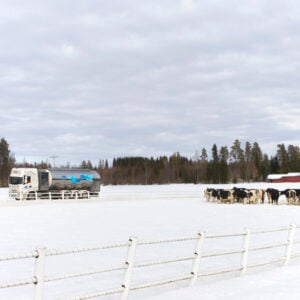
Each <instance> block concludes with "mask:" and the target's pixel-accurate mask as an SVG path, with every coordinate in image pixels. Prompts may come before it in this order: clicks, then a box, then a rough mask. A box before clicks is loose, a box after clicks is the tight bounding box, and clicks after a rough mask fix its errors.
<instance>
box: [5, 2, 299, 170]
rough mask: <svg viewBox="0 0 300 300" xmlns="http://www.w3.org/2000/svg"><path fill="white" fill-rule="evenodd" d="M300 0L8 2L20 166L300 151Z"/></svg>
mask: <svg viewBox="0 0 300 300" xmlns="http://www.w3.org/2000/svg"><path fill="white" fill-rule="evenodd" d="M299 28H300V2H299V1H287V0H284V1H283V0H282V1H277V0H272V1H270V0H268V1H265V0H257V1H255V0H251V1H243V0H235V1H233V0H226V1H223V0H220V1H215V0H210V1H204V0H201V1H197V0H194V1H193V0H182V1H179V0H178V1H177V0H169V1H164V0H159V1H156V0H151V1H150V0H149V1H141V0H136V1H113V0H112V1H104V0H103V1H102V0H94V1H93V0H84V1H82V0H81V1H78V0H72V1H68V0H59V1H58V0H51V1H50V0H48V1H33V0H27V1H23V0H20V1H16V0H10V1H4V0H0V32H1V38H0V91H1V94H0V97H1V98H0V99H1V107H0V108H1V110H0V136H1V137H5V138H6V139H7V141H8V143H9V145H10V149H11V151H12V152H13V153H14V155H15V157H16V158H17V160H18V161H23V159H26V160H27V161H41V160H44V161H45V160H47V159H48V160H49V162H52V160H51V159H50V157H51V156H52V155H54V154H55V155H57V156H58V158H57V159H56V162H57V164H59V163H66V162H70V163H71V164H76V163H79V162H81V161H82V160H83V159H86V160H87V159H89V160H91V161H92V162H94V163H97V162H98V160H99V159H112V158H113V157H123V156H147V157H150V156H154V157H157V156H160V155H171V154H172V153H174V152H180V153H181V154H182V155H184V156H187V157H192V156H193V155H194V153H195V151H196V150H198V151H199V152H200V151H201V149H202V148H203V147H205V148H206V149H207V150H208V152H209V153H210V152H211V148H212V145H213V144H214V143H216V144H217V146H218V147H221V146H228V147H230V146H231V145H232V144H233V141H234V140H235V139H237V138H238V139H240V141H241V142H242V145H244V143H245V141H250V142H251V143H253V142H255V141H256V142H258V143H259V145H260V146H261V148H262V150H263V152H265V153H268V154H272V153H275V151H276V145H277V144H278V143H285V144H287V145H288V144H293V145H299V144H300V97H299V94H300V80H299V79H300V78H299V77H300V51H299V46H300V34H299Z"/></svg>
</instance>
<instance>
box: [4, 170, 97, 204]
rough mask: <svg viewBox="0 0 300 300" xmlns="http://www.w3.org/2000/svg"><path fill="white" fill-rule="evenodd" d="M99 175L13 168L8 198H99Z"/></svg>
mask: <svg viewBox="0 0 300 300" xmlns="http://www.w3.org/2000/svg"><path fill="white" fill-rule="evenodd" d="M99 192H100V175H99V174H98V173H97V172H96V171H93V170H88V169H71V168H70V169H63V168H62V169H59V168H54V169H47V170H46V169H37V168H13V169H12V170H11V173H10V177H9V196H10V198H14V199H16V200H36V199H89V198H91V197H99Z"/></svg>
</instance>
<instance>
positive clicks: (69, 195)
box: [9, 190, 100, 201]
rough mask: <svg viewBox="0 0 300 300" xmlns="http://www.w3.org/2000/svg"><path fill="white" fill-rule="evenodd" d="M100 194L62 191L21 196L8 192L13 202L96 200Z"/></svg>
mask: <svg viewBox="0 0 300 300" xmlns="http://www.w3.org/2000/svg"><path fill="white" fill-rule="evenodd" d="M99 197H100V192H90V191H86V190H82V191H80V190H78V191H62V192H33V191H31V192H29V193H28V194H26V195H23V193H22V192H10V193H9V198H10V199H14V200H21V201H24V200H69V199H76V200H77V199H98V198H99Z"/></svg>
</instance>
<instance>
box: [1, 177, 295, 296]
mask: <svg viewBox="0 0 300 300" xmlns="http://www.w3.org/2000/svg"><path fill="white" fill-rule="evenodd" d="M210 186H212V185H210ZM237 186H247V187H256V188H262V187H267V186H269V187H275V188H278V189H280V190H283V189H284V188H286V187H297V188H300V184H298V185H295V184H266V183H253V184H246V185H242V184H239V185H237ZM206 187H207V186H206V185H192V184H190V185H161V186H159V185H153V186H104V187H102V191H101V199H100V200H99V201H90V202H87V201H80V202H77V203H74V201H73V202H71V201H69V202H68V201H66V202H62V201H53V202H49V201H44V202H36V203H35V202H33V201H32V202H25V201H24V202H22V203H20V202H12V201H8V200H7V189H0V208H1V210H0V228H1V229H2V230H1V235H0V236H1V249H0V255H2V254H8V253H19V252H24V251H25V252H26V251H31V250H33V249H35V248H36V247H37V246H46V247H47V248H49V249H64V248H72V247H81V246H93V245H101V244H106V243H111V242H119V241H126V240H128V237H129V236H137V237H138V238H140V239H143V240H145V239H160V238H173V237H181V236H191V235H195V234H196V233H197V232H199V231H206V232H207V233H209V234H216V233H231V232H241V231H242V230H243V229H244V228H245V227H248V228H250V229H256V228H272V227H276V228H277V227H280V226H287V225H289V224H291V223H297V224H299V225H300V206H287V205H284V203H285V199H284V198H283V197H281V198H280V204H282V205H279V206H274V205H270V204H264V205H262V204H260V205H242V204H234V205H230V204H216V203H207V202H206V201H205V200H204V198H203V190H204V188H206ZM218 187H232V185H222V186H218ZM284 234H285V236H282V235H280V234H276V236H275V235H268V237H267V238H264V239H266V242H273V241H274V242H276V239H278V241H283V240H284V239H286V233H284ZM297 235H298V237H297V238H298V239H300V230H299V232H297ZM261 239H262V238H261ZM254 242H260V243H261V242H263V241H262V240H259V239H258V240H257V241H253V243H254ZM241 246H242V240H241V238H234V239H232V240H221V241H218V243H215V244H214V243H211V244H209V243H207V244H204V247H203V251H204V252H205V251H208V252H209V251H213V250H223V249H240V248H241ZM126 251H127V250H126V249H119V250H118V249H115V250H113V251H110V252H109V251H107V250H104V251H95V252H90V253H85V254H80V255H78V254H74V255H65V256H61V257H49V258H47V263H46V273H47V275H53V274H57V273H66V272H74V271H83V270H89V269H91V268H96V267H105V266H111V265H118V264H122V263H124V260H125V258H126ZM294 251H297V249H296V247H295V249H294ZM193 252H194V241H192V242H185V243H178V244H176V245H174V244H168V245H167V246H162V245H159V246H158V245H155V246H149V247H148V246H147V247H146V246H143V247H142V246H140V248H138V250H137V258H136V259H137V261H142V260H152V259H160V258H166V257H170V256H171V257H174V256H182V255H191V254H193ZM283 252H284V249H277V250H274V249H273V250H271V251H269V252H268V251H266V252H264V253H263V254H258V253H257V254H253V256H249V261H251V260H253V261H256V260H259V259H263V258H266V257H270V258H272V255H275V256H276V255H277V256H282V255H283ZM298 252H300V248H299V249H298ZM239 264H240V255H230V256H226V257H224V258H219V259H208V260H207V262H204V261H203V263H202V262H201V265H200V270H201V272H202V271H208V270H215V269H219V268H221V269H222V268H224V267H226V266H228V267H234V266H239ZM0 266H1V267H0V281H1V282H4V281H8V280H12V279H16V278H23V277H25V278H27V277H31V276H32V274H33V261H32V260H28V261H27V260H20V261H18V263H16V262H14V261H9V262H1V263H0ZM299 267H300V259H299V260H297V259H295V260H292V261H291V262H290V265H289V266H286V267H283V266H282V265H281V264H274V265H272V266H270V267H266V268H260V269H255V270H249V272H248V273H247V274H246V275H245V276H243V277H239V274H230V275H221V276H215V277H209V278H205V279H199V280H198V281H197V282H196V285H195V286H194V287H188V282H182V283H176V284H171V285H167V286H164V287H159V288H149V289H145V290H141V291H137V292H131V293H130V299H153V300H161V299H190V300H194V299H204V300H206V299H226V300H227V299H228V300H229V299H230V300H231V299H255V300H257V299H271V298H272V299H282V298H283V297H287V298H288V299H299V297H300V269H299ZM190 271H191V262H181V263H174V264H168V265H163V266H156V267H151V268H148V269H142V268H139V269H136V270H134V273H133V284H134V285H135V284H140V283H144V282H149V281H156V280H160V279H168V278H170V277H174V276H177V275H182V274H189V273H190ZM122 277H123V271H122V272H121V271H120V272H114V273H110V274H102V275H97V276H93V277H80V278H76V279H68V280H64V281H58V282H55V283H48V284H46V285H45V299H65V298H67V297H68V296H75V295H78V294H83V293H86V292H92V291H96V290H101V289H107V288H111V287H118V286H120V284H121V282H122ZM32 295H33V287H32V286H24V287H18V288H10V289H2V290H0V299H3V300H10V299H11V300H21V299H32V297H33V296H32ZM99 299H100V298H99ZM102 299H119V296H111V297H104V298H102Z"/></svg>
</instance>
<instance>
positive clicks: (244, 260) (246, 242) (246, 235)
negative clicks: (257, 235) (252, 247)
mask: <svg viewBox="0 0 300 300" xmlns="http://www.w3.org/2000/svg"><path fill="white" fill-rule="evenodd" d="M249 238H250V230H249V229H248V228H246V229H245V233H244V242H243V250H244V251H243V252H242V259H241V275H244V274H245V273H246V270H247V265H248V254H249Z"/></svg>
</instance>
